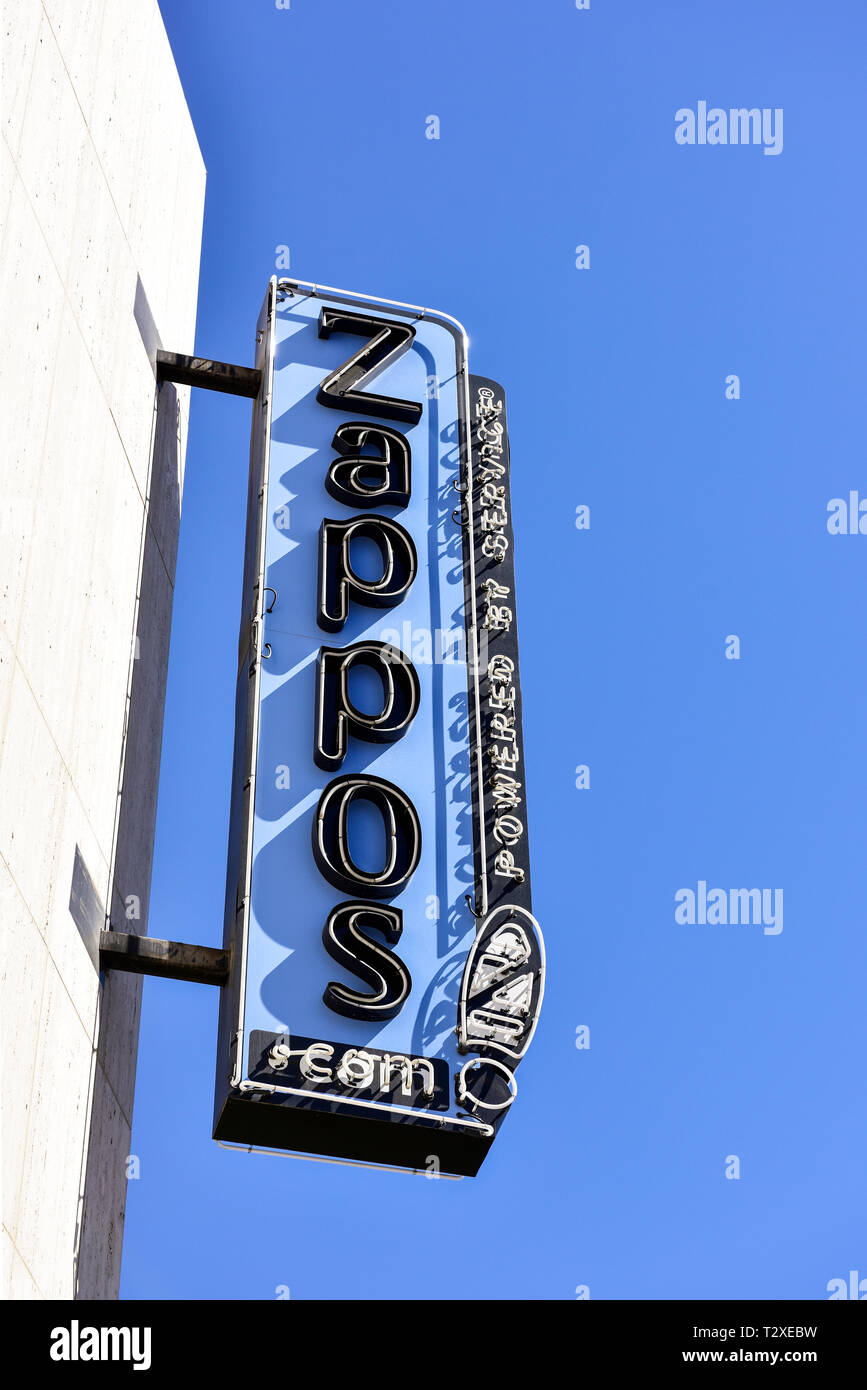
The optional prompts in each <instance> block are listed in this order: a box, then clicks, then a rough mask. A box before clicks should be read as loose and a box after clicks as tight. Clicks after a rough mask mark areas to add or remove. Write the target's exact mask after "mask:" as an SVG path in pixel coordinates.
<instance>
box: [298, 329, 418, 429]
mask: <svg viewBox="0 0 867 1390" xmlns="http://www.w3.org/2000/svg"><path fill="white" fill-rule="evenodd" d="M333 331H336V332H338V333H358V334H360V335H361V336H362V337H363V338H367V339H368V342H366V343H365V344H364V347H360V348H359V349H358V352H356V353H354V354H353V356H352V357H350V358H349V359H348V360H347V361H346V362H344V363H343V365H342V366H341V367H338V368H337V371H336V372H332V373H331V375H330V376H327V377H326V378H325V380H324V381H323V383H322V385H321V386H320V387H319V390H318V391H317V392H316V399H317V401H318V402H319V404H320V405H329V406H332V407H333V408H334V409H335V410H346V411H353V410H354V411H357V412H358V414H359V415H382V416H383V417H384V418H385V419H386V420H401V421H403V423H404V424H406V425H417V424H418V422H419V420H420V419H421V411H422V408H421V406H420V405H418V404H417V403H416V402H415V401H403V400H401V399H400V398H399V397H397V396H375V395H373V394H372V393H369V394H367V393H365V392H364V391H362V390H360V389H356V388H360V387H362V386H363V385H364V384H365V382H367V381H372V380H373V378H374V377H377V376H379V374H380V372H382V371H384V370H385V368H386V367H389V366H390V365H391V364H392V362H396V361H397V359H398V358H399V357H402V356H403V354H404V353H405V352H406V350H407V348H409V347H411V346H412V340H413V338H414V337H415V329H414V328H412V327H410V325H409V324H408V323H395V322H394V321H393V320H392V319H378V318H374V316H373V315H372V314H356V313H353V312H352V311H351V310H343V309H322V310H321V312H320V314H319V336H320V338H330V337H331V334H332V332H333Z"/></svg>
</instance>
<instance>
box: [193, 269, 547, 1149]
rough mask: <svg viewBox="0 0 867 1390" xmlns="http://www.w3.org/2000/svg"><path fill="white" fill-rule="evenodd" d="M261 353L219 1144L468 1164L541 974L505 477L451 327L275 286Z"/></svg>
mask: <svg viewBox="0 0 867 1390" xmlns="http://www.w3.org/2000/svg"><path fill="white" fill-rule="evenodd" d="M259 364H260V367H261V369H262V372H263V392H262V396H261V398H260V401H259V402H258V403H257V408H256V413H255V415H254V430H253V444H252V464H251V492H250V521H249V524H248V554H247V565H246V571H245V606H244V616H243V618H242V632H241V670H240V676H239V689H238V739H237V746H236V764H235V794H234V808H233V828H232V835H231V843H230V865H229V888H228V893H227V923H226V940H227V944H228V943H230V944H231V946H232V959H233V970H232V980H231V984H230V986H229V987H228V988H227V989H226V990H225V991H224V999H223V1009H222V1015H221V1048H220V1057H219V1060H218V1078H217V1110H216V1127H215V1135H216V1137H218V1138H225V1139H237V1140H240V1141H241V1142H244V1143H261V1144H264V1145H268V1146H271V1147H279V1148H287V1149H294V1150H297V1151H300V1152H315V1153H321V1154H336V1155H340V1156H343V1157H350V1158H355V1159H359V1160H363V1161H372V1162H383V1163H394V1164H398V1165H400V1166H409V1167H415V1168H420V1169H425V1170H427V1171H431V1170H434V1171H440V1170H441V1171H443V1172H454V1173H472V1172H475V1171H476V1170H477V1168H478V1166H479V1164H480V1163H481V1161H482V1158H483V1157H484V1154H485V1152H486V1151H487V1148H488V1147H489V1145H490V1142H491V1141H492V1139H493V1137H494V1135H495V1133H496V1129H497V1125H498V1123H499V1122H500V1120H501V1119H502V1117H503V1115H504V1114H505V1112H506V1110H507V1109H508V1107H509V1106H510V1104H511V1101H512V1099H513V1098H514V1094H515V1084H514V1078H513V1074H512V1073H513V1069H514V1065H515V1063H516V1062H517V1060H519V1059H520V1056H521V1055H522V1054H523V1050H524V1048H525V1047H526V1044H527V1042H529V1038H530V1036H531V1035H532V1029H533V1025H534V1023H535V1016H536V1013H537V1011H538V1006H539V1002H540V999H541V988H542V973H543V963H544V962H543V959H542V956H541V941H540V938H539V937H538V932H537V930H536V928H535V923H534V922H533V919H532V917H531V916H530V913H529V900H528V892H529V885H528V883H527V880H526V871H525V870H524V869H522V868H521V867H520V863H521V862H523V861H522V859H521V853H520V852H519V854H518V857H517V858H516V856H515V853H514V847H515V845H516V844H517V843H518V842H519V841H521V839H522V836H523V834H524V829H525V817H524V820H522V819H521V816H522V814H523V813H522V812H521V810H520V807H521V804H522V801H521V796H520V794H519V793H518V792H516V791H515V787H517V785H518V782H519V779H518V778H517V777H516V776H515V775H514V774H515V770H516V762H515V758H516V757H517V758H519V757H520V753H519V752H516V749H517V745H518V743H519V738H518V736H517V735H516V733H515V732H514V731H515V729H516V728H517V730H518V734H519V724H520V719H519V715H520V711H519V709H518V710H517V712H516V705H515V701H516V696H515V686H516V685H517V668H516V662H517V651H516V649H515V651H514V654H513V655H512V656H510V655H509V651H511V648H509V651H507V649H506V647H505V646H503V647H502V648H498V647H496V646H493V647H490V648H489V638H494V639H498V638H499V639H502V641H503V642H504V643H508V642H509V640H510V636H509V631H508V629H507V628H506V629H504V628H503V624H502V622H501V623H500V627H499V629H497V630H495V631H491V630H490V624H489V625H488V627H487V628H486V627H485V626H484V618H485V614H487V615H488V617H490V611H491V606H492V605H491V593H492V591H491V589H490V587H488V588H487V589H485V588H484V581H483V580H482V579H481V578H480V574H481V572H482V571H484V569H485V568H486V566H488V565H490V567H491V568H496V569H497V571H498V573H500V572H501V570H502V561H503V559H504V555H505V551H507V550H508V545H509V540H508V536H507V535H506V534H505V533H506V530H507V526H506V517H505V512H504V509H503V507H502V506H495V505H494V504H501V503H503V500H504V497H505V492H506V488H507V481H508V480H507V478H506V486H505V487H504V486H500V488H499V493H497V491H496V486H495V484H496V483H497V482H498V480H499V479H500V478H501V477H502V476H503V474H502V473H500V474H496V473H495V474H494V477H493V480H491V479H490V478H489V479H488V484H487V486H488V494H486V495H485V496H482V497H481V498H479V497H478V495H477V489H476V485H475V483H474V473H473V453H472V451H473V443H474V441H475V444H476V446H477V447H481V439H480V438H477V437H476V435H475V434H474V432H473V431H474V420H473V418H472V417H473V401H472V399H471V379H470V377H469V376H468V368H467V361H466V339H465V335H464V333H463V330H462V329H461V328H460V326H459V325H458V324H457V323H456V322H455V321H454V320H451V319H449V318H448V317H447V316H445V315H441V314H436V313H431V312H430V311H422V310H418V309H413V308H410V307H408V306H401V305H394V304H389V303H383V302H377V301H371V300H367V299H364V298H363V297H360V296H352V295H348V294H343V293H342V292H340V291H334V292H332V291H326V290H322V289H321V288H318V287H314V286H307V285H304V284H302V283H300V282H294V281H293V282H287V281H282V282H280V284H279V286H278V285H276V284H275V283H274V282H272V286H271V288H270V290H269V297H268V299H267V300H266V307H265V309H264V310H263V316H262V318H261V319H260V332H259ZM485 393H486V394H485ZM494 394H495V393H494V391H493V390H491V389H490V387H485V388H483V389H482V394H481V395H479V397H478V401H477V402H476V405H477V406H478V404H479V402H482V403H483V406H484V409H483V412H482V413H483V415H484V417H485V421H486V423H487V425H488V426H493V425H496V423H497V422H496V419H491V416H492V414H493V415H495V414H496V412H493V411H492V403H493V397H494ZM500 409H502V402H500ZM476 414H477V415H478V410H477V411H476ZM475 424H478V419H476V421H475ZM499 428H500V434H499V436H498V435H497V433H496V430H494V432H493V434H489V435H488V438H489V440H490V439H493V440H494V441H495V443H496V440H497V439H498V438H500V439H502V436H503V428H504V417H503V420H502V425H501V426H500V427H499ZM500 452H501V454H502V453H503V448H502V446H501V447H500ZM482 461H483V462H484V461H487V463H488V464H490V463H491V462H492V455H491V451H490V449H489V450H488V452H487V455H486V460H485V459H483V460H482ZM506 462H507V460H506ZM492 486H494V493H493V494H491V487H492ZM474 497H475V500H476V503H477V504H479V503H484V502H485V501H486V500H487V501H488V503H489V505H488V507H487V510H486V511H485V509H484V507H482V506H481V505H477V508H476V510H477V511H478V514H479V518H480V520H479V521H478V522H477V521H476V511H474V507H473V501H474ZM484 517H487V522H486V523H485V522H484V521H483V520H482V518H484ZM492 518H493V521H492ZM494 522H496V525H494ZM494 537H498V538H499V539H497V540H495V539H494ZM485 546H487V549H485V548H483V547H485ZM508 558H509V562H511V556H509V557H508ZM477 571H478V573H477ZM501 577H502V576H501ZM487 582H488V585H489V586H490V584H491V582H493V581H491V580H488V581H487ZM495 589H497V590H498V592H497V593H496V594H495V597H496V598H497V600H498V602H497V604H496V605H495V606H494V607H493V611H494V614H495V615H496V614H502V612H503V611H506V612H509V613H510V615H511V613H512V611H513V606H514V605H513V606H512V609H509V608H508V607H507V605H506V604H505V602H501V601H500V600H501V599H502V593H500V592H499V590H502V591H503V593H505V594H506V595H508V594H509V593H510V586H506V585H503V584H501V583H500V584H499V585H496V584H495ZM483 610H484V611H483ZM480 638H481V640H480ZM493 690H499V693H500V702H499V704H497V705H496V709H494V706H493V705H492V706H491V710H492V711H494V713H492V714H490V715H489V718H493V717H494V714H496V713H498V714H499V719H500V723H499V724H498V725H497V726H496V728H497V729H498V730H500V732H499V733H497V732H496V731H495V732H494V735H493V737H494V738H502V737H505V738H506V740H507V743H506V744H505V745H504V744H503V743H502V742H501V743H500V745H499V749H500V753H499V754H498V752H497V745H496V744H495V743H491V741H490V739H489V738H487V742H486V734H490V729H488V728H487V725H486V723H485V714H484V708H483V707H486V704H487V705H489V704H490V702H491V700H492V699H493V700H494V701H495V704H496V697H495V696H493V695H492V693H491V692H492V691H493ZM508 690H511V703H509V697H508V694H507V692H508ZM504 699H505V701H506V703H505V705H504V704H503V700H504ZM509 711H511V714H510V712H509ZM503 721H505V723H504V722H503ZM504 730H505V733H503V731H504ZM509 739H511V742H510V743H509V742H508V740H509ZM503 759H506V762H505V763H503V761H502V760H503ZM510 759H511V761H509V760H510ZM497 779H499V781H498V780H497ZM503 779H506V780H505V782H504V781H503ZM495 786H499V787H500V792H501V794H503V795H505V794H506V793H504V792H503V788H504V787H505V788H506V792H507V793H508V798H507V803H504V804H502V805H500V806H499V807H498V806H497V805H496V804H494V802H493V801H491V796H492V795H493V793H492V792H491V791H490V788H491V787H495ZM516 827H517V831H516ZM523 848H525V847H524V846H523V845H522V846H521V849H522V850H523ZM498 864H499V866H500V867H499V869H497V868H496V866H497V865H498ZM504 865H505V868H504V867H503V866H504ZM495 878H496V879H497V880H498V881H497V882H496V883H494V879H495ZM510 893H511V894H512V896H511V897H510V896H509V895H510ZM488 909H491V910H490V912H489V911H488ZM468 966H470V975H471V976H472V978H467V971H468ZM492 998H493V1003H492V1002H491V1001H492ZM474 1000H475V1003H476V1004H477V1005H478V1007H475V1008H474ZM498 1001H499V1002H498ZM468 1018H469V1019H470V1020H471V1022H470V1023H469V1024H468ZM474 1033H475V1034H476V1035H477V1036H473V1035H474ZM471 1053H472V1054H478V1055H476V1056H471V1055H469V1054H471ZM226 1073H227V1074H228V1075H226Z"/></svg>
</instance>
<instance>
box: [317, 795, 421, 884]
mask: <svg viewBox="0 0 867 1390" xmlns="http://www.w3.org/2000/svg"><path fill="white" fill-rule="evenodd" d="M356 797H358V798H360V799H361V800H363V801H370V802H371V803H372V804H373V805H374V806H376V808H377V809H378V811H379V812H380V814H381V816H382V819H383V823H384V825H385V830H386V862H385V864H384V865H383V867H382V869H380V870H379V872H378V873H372V874H370V873H367V872H366V871H365V870H363V869H359V867H358V865H357V864H354V863H353V861H352V857H351V855H350V853H349V842H348V841H349V837H348V829H347V817H348V813H349V807H350V806H351V804H352V802H353V801H354V800H355V799H356ZM313 857H314V859H315V860H316V863H317V865H318V867H319V872H320V873H321V874H322V877H323V878H327V879H328V882H329V883H330V884H331V885H332V886H333V887H334V888H338V889H339V890H340V892H341V893H360V894H363V895H364V896H366V897H368V898H392V897H394V895H395V894H396V893H399V892H400V890H401V889H402V888H403V887H404V885H405V884H406V883H407V882H408V881H409V879H410V878H411V877H412V875H413V874H414V873H415V871H416V869H417V868H418V861H419V859H420V858H421V825H420V823H419V819H418V812H417V811H416V809H415V807H414V806H413V804H412V802H411V801H410V799H409V797H408V796H407V795H406V794H405V792H402V791H401V789H400V787H396V786H395V785H394V783H393V782H386V781H385V780H384V778H382V777H370V776H352V775H349V776H344V777H335V778H334V780H333V781H332V782H329V783H328V786H327V787H326V788H325V791H324V792H323V793H322V795H321V796H320V798H319V805H318V806H317V807H316V815H315V816H314V817H313Z"/></svg>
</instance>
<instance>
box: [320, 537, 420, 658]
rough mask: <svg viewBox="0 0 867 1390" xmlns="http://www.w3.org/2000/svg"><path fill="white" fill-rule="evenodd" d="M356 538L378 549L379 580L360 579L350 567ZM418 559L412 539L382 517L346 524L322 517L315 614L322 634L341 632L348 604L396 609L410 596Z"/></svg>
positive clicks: (347, 611) (347, 612)
mask: <svg viewBox="0 0 867 1390" xmlns="http://www.w3.org/2000/svg"><path fill="white" fill-rule="evenodd" d="M354 536H366V537H367V538H368V539H369V540H372V541H374V542H375V543H376V545H377V546H378V547H379V553H380V555H381V556H382V575H381V577H380V578H379V579H360V578H359V577H358V575H357V574H356V573H355V571H354V570H353V568H352V561H351V552H350V546H351V543H352V539H353V537H354ZM417 572H418V557H417V556H416V552H415V546H414V545H413V543H412V537H411V536H409V535H408V533H407V532H406V531H404V529H403V527H402V526H400V525H399V524H398V522H396V521H389V519H388V518H387V517H384V516H376V517H373V516H353V517H350V519H349V521H331V520H329V518H328V517H326V518H325V520H324V521H323V523H322V525H321V527H320V528H319V612H318V614H317V616H316V621H317V622H318V624H319V626H320V627H321V628H324V629H325V631H326V632H339V631H340V629H341V628H342V627H343V624H344V623H345V622H346V619H347V616H348V614H349V600H350V599H351V598H352V599H355V601H356V602H357V603H363V604H366V605H367V606H368V607H369V608H394V606H395V605H396V604H398V603H400V602H401V600H402V599H403V598H404V596H405V595H406V594H407V593H408V591H409V589H410V587H411V585H412V582H413V580H414V579H415V576H416V573H417Z"/></svg>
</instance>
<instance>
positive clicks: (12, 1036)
mask: <svg viewBox="0 0 867 1390" xmlns="http://www.w3.org/2000/svg"><path fill="white" fill-rule="evenodd" d="M0 81H2V93H0V95H2V138H0V236H2V241H0V323H2V335H0V337H2V341H0V412H2V415H0V418H2V452H0V472H2V480H3V481H2V488H0V521H2V537H0V940H2V993H0V1049H2V1051H0V1066H2V1073H0V1085H2V1130H0V1142H2V1252H3V1270H2V1290H3V1296H4V1297H7V1298H8V1297H12V1298H27V1299H30V1298H34V1299H35V1298H75V1297H79V1298H114V1297H116V1295H117V1290H118V1282H119V1272H120V1247H121V1236H122V1230H123V1216H124V1203H125V1190H126V1181H127V1172H128V1156H129V1153H130V1128H131V1122H132V1105H133V1091H134V1081H135V1067H136V1048H137V1035H138V1016H139V1002H140V991H141V982H140V980H139V979H138V978H137V977H135V976H132V975H118V974H114V973H110V974H109V975H107V976H104V977H102V976H101V975H100V972H99V962H98V936H97V934H98V932H99V931H100V930H101V929H102V928H103V927H104V926H105V925H106V923H107V921H108V920H110V921H111V922H112V923H113V925H114V926H115V927H116V928H120V929H122V930H124V931H134V932H144V931H146V929H147V916H148V893H149V882H150V869H151V854H152V845H153V829H154V820H155V814H156V794H157V781H158V772H159V756H160V742H161V729H162V712H163V701H164V692H165V678H166V668H167V662H168V642H169V628H170V621H171V608H172V592H173V582H174V566H175V554H176V547H177V537H178V524H179V518H180V499H181V490H182V483H183V461H184V447H185V440H186V422H187V411H188V395H189V393H188V391H187V390H184V389H181V388H175V387H174V386H173V385H171V384H166V385H164V386H162V387H160V388H159V390H158V389H157V386H156V380H155V371H154V361H155V353H156V350H157V348H158V347H159V346H164V347H166V348H168V349H171V350H173V351H177V352H192V351H193V336H194V326H195V312H196V299H197V290H198V272H199V256H200V247H201V229H202V214H203V205H204V186H205V170H204V165H203V162H202V157H201V154H200V151H199V147H198V144H197V141H196V137H195V133H194V130H193V126H192V122H191V119H190V116H189V112H188V110H187V107H186V102H185V100H184V95H183V92H182V89H181V84H180V81H179V78H178V74H177V70H176V68H175V64H174V60H173V58H172V54H171V50H170V48H169V44H168V40H167V37H166V33H165V29H164V27H163V23H162V19H161V16H160V13H159V9H158V6H157V3H156V0H2V6H0Z"/></svg>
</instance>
